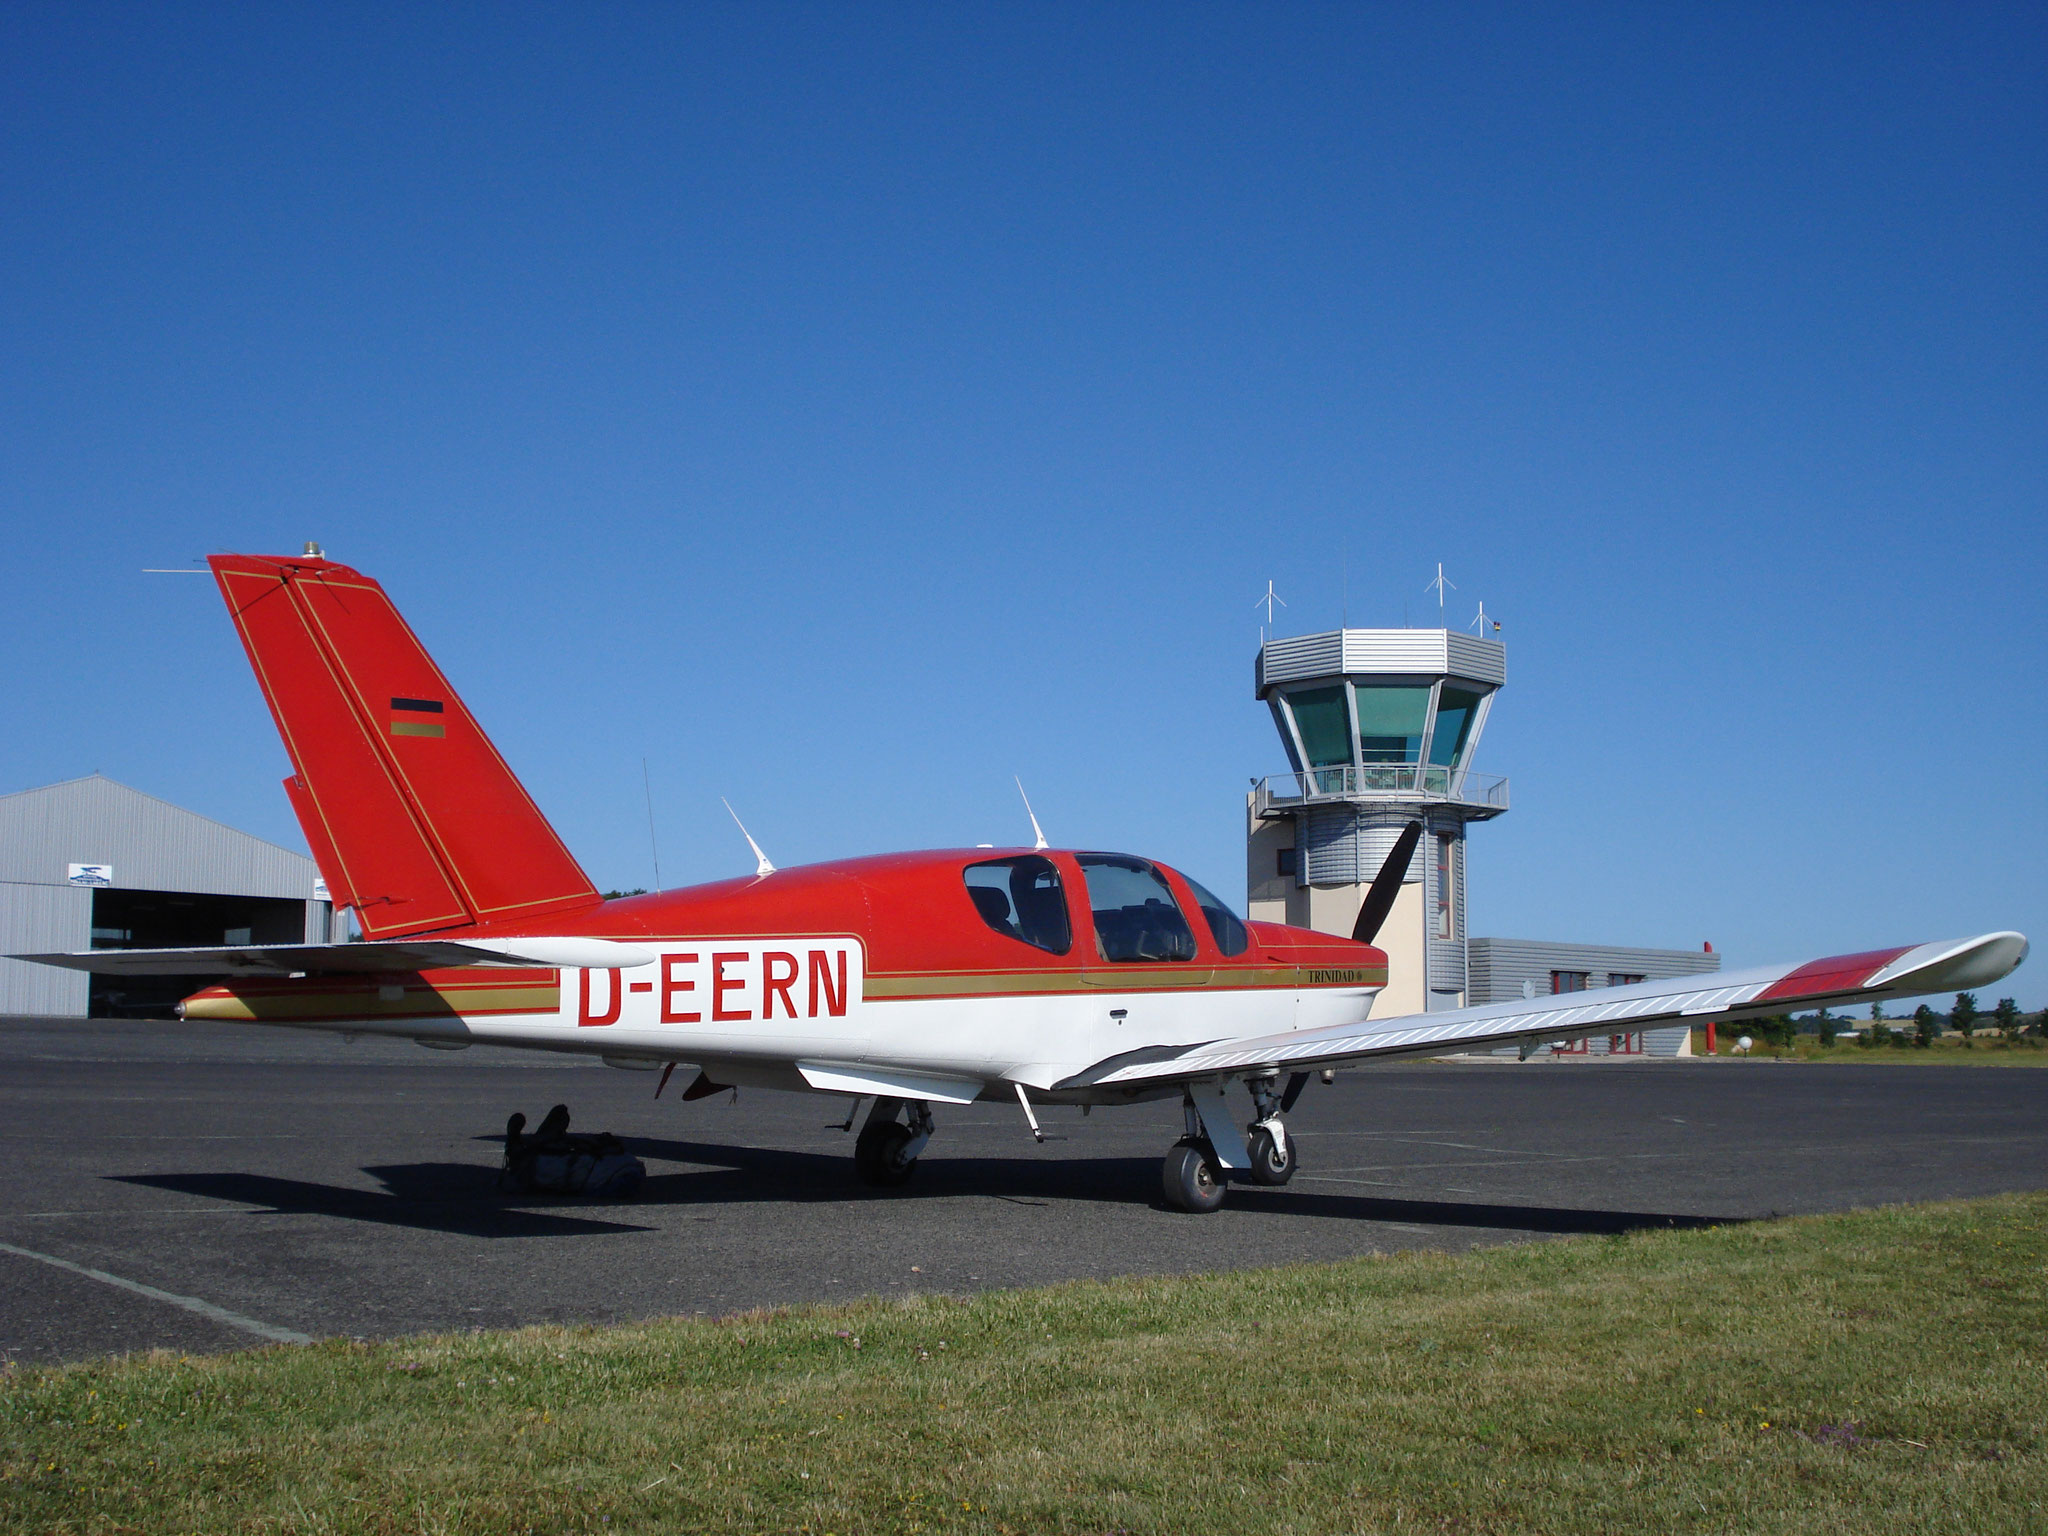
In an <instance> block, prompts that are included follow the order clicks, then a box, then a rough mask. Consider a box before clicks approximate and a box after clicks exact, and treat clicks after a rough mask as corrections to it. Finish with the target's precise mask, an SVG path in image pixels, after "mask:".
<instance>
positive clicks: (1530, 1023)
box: [1055, 933, 2027, 1088]
mask: <svg viewBox="0 0 2048 1536" xmlns="http://www.w3.org/2000/svg"><path fill="white" fill-rule="evenodd" d="M2026 957H2027V941H2026V939H2025V938H2024V937H2023V936H2022V935H2020V934H2017V933H1987V934H1983V935H1980V936H1979V937H1977V938H1973V939H1956V940H1953V941H1951V942H1949V943H1945V944H1920V945H1913V946H1908V947H1905V948H1899V949H1882V950H1871V951H1869V952H1867V953H1864V954H1857V955H1835V956H1831V957H1829V958H1828V959H1825V960H1813V961H1809V962H1807V963H1806V964H1804V965H1796V966H1765V967H1762V968H1759V969H1757V970H1752V971H1736V972H1730V973H1724V974H1721V975H1716V976H1712V977H1703V976H1681V977H1675V978H1673V979H1671V980H1668V981H1645V982H1639V983H1637V984H1636V985H1634V986H1629V987H1610V988H1606V989H1604V990H1602V991H1597V992H1572V993H1567V994H1565V995H1563V996H1561V997H1546V998H1541V999H1537V1000H1535V1001H1528V1002H1525V1001H1515V1002H1507V1003H1489V1004H1486V1005H1484V1006H1482V1007H1478V1008H1458V1009H1452V1010H1449V1011H1447V1012H1443V1013H1412V1014H1407V1015H1404V1016H1402V1017H1399V1018H1389V1019H1368V1020H1366V1021H1365V1022H1363V1023H1359V1024H1338V1025H1331V1026H1328V1027H1325V1028H1321V1029H1305V1030H1296V1031H1293V1032H1292V1033H1288V1034H1280V1035H1260V1036H1246V1037H1241V1038H1238V1039H1234V1040H1211V1041H1206V1042H1204V1043H1201V1044H1196V1045H1187V1046H1155V1047H1150V1048H1147V1049H1143V1050H1136V1051H1125V1052H1122V1053H1120V1054H1118V1055H1116V1056H1112V1057H1110V1058H1108V1059H1107V1060H1105V1061H1100V1062H1097V1063H1096V1064H1095V1065H1094V1066H1092V1067H1089V1068H1088V1069H1086V1070H1085V1071H1082V1072H1077V1073H1075V1074H1074V1075H1073V1076H1072V1077H1069V1078H1067V1079H1066V1080H1064V1081H1063V1082H1060V1083H1058V1084H1057V1085H1055V1086H1056V1087H1059V1088H1084V1087H1096V1086H1104V1087H1109V1086H1119V1085H1128V1086H1139V1085H1145V1084H1158V1083H1171V1082H1180V1081H1189V1080H1193V1079H1196V1078H1205V1077H1216V1076H1228V1075H1231V1074H1235V1073H1240V1072H1253V1071H1259V1070H1262V1069H1266V1068H1274V1067H1278V1068H1283V1069H1288V1070H1295V1071H1300V1070H1306V1069H1309V1068H1314V1067H1327V1066H1343V1065H1345V1064H1347V1063H1356V1062H1361V1061H1370V1060H1375V1059H1380V1058H1389V1057H1402V1056H1442V1055H1444V1054H1446V1053H1448V1052H1451V1051H1459V1050H1486V1049H1490V1048H1492V1047H1495V1046H1502V1045H1517V1044H1522V1043H1525V1042H1530V1043H1541V1042H1544V1041H1550V1040H1571V1039H1577V1038H1581V1037H1583V1036H1586V1035H1604V1034H1608V1033H1610V1032H1611V1033H1617V1034H1618V1033H1624V1032H1627V1033H1633V1032H1634V1031H1636V1030H1640V1029H1650V1028H1655V1027H1656V1026H1658V1025H1660V1024H1674V1023H1694V1022H1700V1023H1703V1022H1705V1021H1707V1020H1709V1019H1714V1020H1723V1019H1726V1020H1738V1019H1756V1018H1765V1017H1768V1016H1769V1015H1771V1014H1778V1013H1789V1012H1792V1011H1794V1010H1799V1009H1807V1008H1821V1007H1826V1006H1829V1005H1831V1004H1837V1003H1853V1002H1864V1001H1871V1000H1884V999H1887V998H1894V997H1917V996H1921V995H1923V994H1926V993H1930V992H1949V991H1963V990H1968V989H1969V988H1972V987H1983V986H1989V985H1990V984H1991V983H1993V982H1995V981H1997V980H1998V979H1999V978H2000V977H2002V976H2005V975H2007V974H2008V973H2009V972H2011V971H2012V969H2013V968H2014V967H2015V966H2017V965H2018V964H2019V963H2020V962H2021V961H2022V960H2024V959H2025V958H2026Z"/></svg>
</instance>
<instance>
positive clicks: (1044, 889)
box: [966, 853, 1074, 955]
mask: <svg viewBox="0 0 2048 1536" xmlns="http://www.w3.org/2000/svg"><path fill="white" fill-rule="evenodd" d="M966 877H967V894H968V896H969V897H970V898H972V899H973V902H974V910H975V911H977V912H979V913H980V914H981V920H982V921H983V922H984V923H987V924H988V925H989V927H991V928H993V929H995V931H996V932H997V933H1000V934H1002V935H1003V936H1004V937H1005V938H1010V939H1018V940H1021V941H1022V942H1024V943H1026V944H1035V945H1037V946H1038V947H1039V948H1040V949H1043V950H1049V951H1050V952H1051V953H1053V954H1055V955H1064V954H1065V953H1066V952H1067V951H1068V950H1069V949H1072V948H1073V947H1074V929H1073V925H1072V924H1071V923H1069V922H1068V921H1067V895H1066V892H1065V891H1064V890H1062V889H1061V888H1060V872H1059V870H1058V868H1057V867H1056V866H1055V865H1054V864H1053V862H1052V860H1051V859H1045V858H1040V857H1039V856H1038V855H1037V854H1035V853H1031V854H1026V855H1024V856H1023V857H1022V858H1016V859H990V860H988V861H987V862H985V863H981V864H970V865H968V866H967V869H966Z"/></svg>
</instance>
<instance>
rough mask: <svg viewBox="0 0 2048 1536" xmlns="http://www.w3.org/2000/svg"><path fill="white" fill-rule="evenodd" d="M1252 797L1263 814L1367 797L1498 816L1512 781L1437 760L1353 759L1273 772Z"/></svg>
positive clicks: (1363, 799)
mask: <svg viewBox="0 0 2048 1536" xmlns="http://www.w3.org/2000/svg"><path fill="white" fill-rule="evenodd" d="M1252 800H1253V809H1254V810H1255V812H1256V813H1257V814H1258V815H1259V816H1260V817H1262V818H1264V817H1269V816H1279V815H1285V814H1286V813H1287V812H1289V811H1293V810H1299V809H1301V808H1302V807H1303V806H1308V805H1339V804H1343V803H1345V802H1358V801H1366V800H1391V801H1397V802H1399V801H1414V802H1416V803H1417V804H1423V803H1431V802H1440V803H1443V804H1447V805H1456V806H1461V807H1466V808H1470V809H1473V810H1477V811H1479V812H1481V813H1482V814H1484V815H1487V816H1498V815H1499V814H1500V813H1501V812H1502V811H1505V810H1506V809H1507V808H1508V781H1507V780H1506V779H1504V778H1502V777H1501V776H1500V775H1498V774H1492V773H1473V772H1470V771H1469V770H1467V771H1464V772H1460V771H1459V770H1457V769H1455V768H1445V767H1442V766H1440V765H1438V764H1436V763H1365V764H1363V765H1360V764H1356V763H1352V764H1345V765H1341V766H1339V767H1335V768H1310V769H1306V770H1304V771H1302V772H1300V773H1275V774H1269V775H1268V776H1267V777H1265V778H1263V779H1260V780H1258V781H1257V783H1255V784H1254V785H1253V786H1252Z"/></svg>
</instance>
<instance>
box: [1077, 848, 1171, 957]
mask: <svg viewBox="0 0 2048 1536" xmlns="http://www.w3.org/2000/svg"><path fill="white" fill-rule="evenodd" d="M1080 865H1081V874H1082V876H1083V878H1085V879H1086V880H1087V882H1088V905H1089V907H1090V908H1091V909H1092V911H1093V912H1094V915H1095V947H1096V949H1097V951H1098V952H1099V953H1100V954H1101V956H1102V958H1103V959H1105V960H1192V959H1194V958H1195V934H1194V930H1193V929H1191V928H1189V927H1188V920H1187V919H1186V918H1185V917H1183V916H1181V911H1180V907H1179V906H1178V905H1177V904H1176V903H1175V902H1174V899H1173V892H1172V891H1170V890H1169V889H1167V885H1166V881H1165V879H1164V877H1162V876H1161V875H1160V873H1159V871H1158V870H1156V869H1154V868H1153V867H1152V866H1151V865H1150V864H1147V863H1146V862H1145V861H1144V860H1143V859H1133V858H1129V857H1127V856H1125V855H1123V854H1120V853H1084V854H1082V855H1080Z"/></svg>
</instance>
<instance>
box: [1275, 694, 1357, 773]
mask: <svg viewBox="0 0 2048 1536" xmlns="http://www.w3.org/2000/svg"><path fill="white" fill-rule="evenodd" d="M1287 703H1288V705H1289V707H1290V708H1292V709H1293V711H1294V728H1295V730H1297V731H1299V732H1300V733H1301V750H1302V753H1303V755H1304V756H1306V757H1307V758H1308V766H1309V767H1311V768H1345V767H1349V766H1350V764H1351V741H1350V736H1351V722H1350V721H1349V720H1348V719H1346V718H1345V715H1344V690H1343V689H1342V688H1341V687H1329V688H1301V689H1297V690H1296V691H1295V692H1293V693H1290V694H1288V695H1287Z"/></svg>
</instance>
